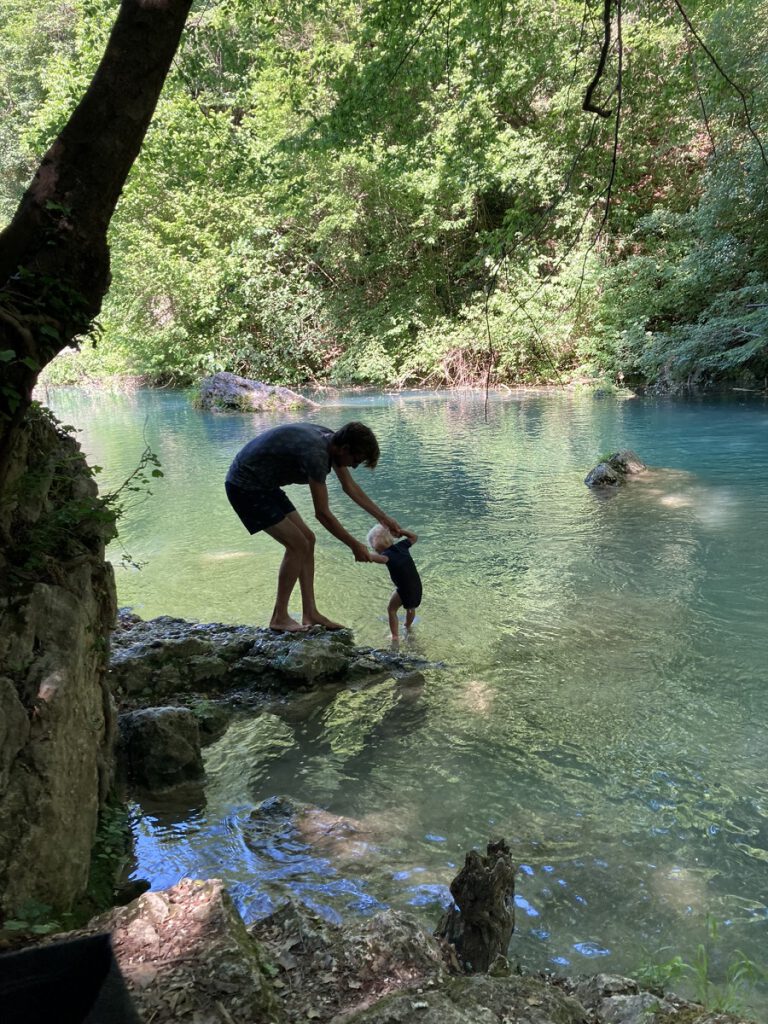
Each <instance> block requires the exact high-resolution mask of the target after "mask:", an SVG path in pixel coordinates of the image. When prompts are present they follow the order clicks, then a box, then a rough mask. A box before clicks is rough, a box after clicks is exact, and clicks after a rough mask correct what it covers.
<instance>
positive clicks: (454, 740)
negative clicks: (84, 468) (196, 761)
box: [52, 392, 768, 970]
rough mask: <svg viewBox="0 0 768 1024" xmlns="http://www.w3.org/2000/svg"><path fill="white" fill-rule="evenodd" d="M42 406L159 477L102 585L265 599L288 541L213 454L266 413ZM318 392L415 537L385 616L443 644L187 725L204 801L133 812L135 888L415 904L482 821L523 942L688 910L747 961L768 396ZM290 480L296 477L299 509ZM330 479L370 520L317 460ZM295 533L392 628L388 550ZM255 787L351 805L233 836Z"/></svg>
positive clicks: (365, 629) (124, 599)
mask: <svg viewBox="0 0 768 1024" xmlns="http://www.w3.org/2000/svg"><path fill="white" fill-rule="evenodd" d="M52 404H53V407H54V410H55V411H56V412H57V414H58V415H59V416H60V417H62V418H63V419H64V420H65V421H68V422H73V423H75V424H76V425H77V426H79V427H81V428H82V429H83V434H82V441H83V444H84V447H85V449H86V450H87V451H88V452H89V454H90V456H91V458H92V461H93V462H96V463H98V464H99V465H101V466H103V467H104V473H103V474H102V478H103V479H105V480H106V484H102V486H103V487H104V486H106V488H109V487H111V486H115V485H116V484H117V483H119V482H120V481H121V480H122V479H124V477H125V476H127V475H128V473H129V472H130V470H131V468H132V466H133V465H134V464H135V462H136V460H137V458H138V456H139V454H140V453H141V450H142V449H143V447H144V443H145V439H146V441H147V442H149V443H150V444H151V446H152V447H153V449H154V450H155V451H156V452H157V453H158V455H159V457H160V460H161V463H162V467H163V471H164V473H165V478H164V479H163V480H162V481H160V482H159V483H158V484H157V485H156V486H155V487H154V492H155V493H154V494H153V495H152V496H151V497H149V498H148V499H147V500H146V501H144V502H143V503H139V504H137V505H136V506H135V507H134V508H133V509H132V510H131V511H130V513H129V515H128V517H127V519H126V521H125V522H124V524H123V527H122V536H121V543H122V544H123V546H124V547H125V548H126V549H127V550H128V551H129V552H130V554H131V555H132V556H133V558H135V559H137V560H138V561H141V562H147V565H146V567H145V568H144V569H143V570H142V571H141V572H136V571H135V570H130V569H129V570H120V571H118V585H119V590H120V600H121V603H124V604H130V605H132V606H133V607H134V608H135V609H136V611H138V612H139V613H140V614H141V615H143V616H145V617H151V616H153V615H158V614H172V615H180V616H185V617H188V618H196V619H200V620H203V621H213V620H222V621H230V622H264V621H266V620H267V618H268V614H269V611H270V609H271V605H272V599H273V586H274V580H275V575H276V571H277V566H278V563H279V559H280V552H279V550H278V549H277V545H275V544H274V543H273V542H271V541H270V540H269V539H268V538H264V537H256V538H253V539H250V538H248V537H247V535H245V534H244V532H243V530H242V528H241V527H240V525H239V523H238V521H237V520H236V518H235V517H234V515H233V514H232V513H231V510H230V509H229V507H228V505H227V503H226V499H225V497H224V493H223V486H222V481H223V478H224V474H225V472H226V468H227V466H228V464H229V461H230V459H231V457H232V455H233V454H234V452H235V451H236V450H237V449H238V448H239V447H240V446H241V445H242V444H243V443H244V442H245V441H246V440H247V439H248V438H249V437H250V436H252V434H253V433H255V432H256V431H257V430H259V429H261V428H263V427H265V426H267V425H272V424H273V423H274V422H276V420H275V419H273V418H269V417H257V416H242V417H239V416H233V417H228V416H218V415H213V414H204V413H200V412H197V411H194V410H193V409H191V407H190V406H189V405H188V403H187V402H186V400H185V399H184V398H183V397H182V396H179V395H174V394H168V393H161V394H158V393H154V394H152V393H149V394H148V393H137V394H134V395H127V396H117V397H114V398H109V399H104V398H101V399H99V400H94V399H89V398H87V397H84V396H78V395H73V394H71V393H69V394H68V393H64V392H62V393H60V394H57V395H56V396H54V401H53V402H52ZM312 418H313V419H315V420H317V421H318V422H322V423H325V424H327V425H329V426H331V427H335V426H337V425H339V424H341V423H343V422H346V421H347V420H349V419H358V418H359V419H362V420H364V421H365V422H367V423H369V424H370V425H371V427H373V429H374V430H375V431H376V433H377V435H378V436H379V439H380V441H381V444H382V450H383V456H382V460H381V464H380V466H379V468H378V469H377V470H376V472H375V473H373V474H368V473H366V472H364V471H362V470H361V471H358V473H357V476H358V478H359V479H360V480H361V481H362V483H363V485H364V486H365V487H366V489H367V490H368V491H369V493H370V494H371V495H372V497H373V498H374V500H375V501H377V502H378V503H379V504H380V505H381V506H382V507H384V508H385V509H387V510H388V511H390V512H391V513H392V514H394V515H396V516H397V517H398V518H399V519H400V520H401V522H403V523H404V525H407V526H409V527H411V528H413V529H414V530H416V531H417V532H418V534H419V543H418V545H417V546H416V548H415V549H414V557H415V558H416V561H417V563H418V565H419V569H420V572H421V575H422V578H423V580H424V588H425V599H424V604H423V606H422V608H421V609H420V617H419V620H418V623H417V626H416V628H415V630H414V634H413V637H412V639H410V640H408V641H406V643H409V644H412V645H413V649H415V650H416V651H417V652H418V653H419V654H421V655H424V656H425V657H427V658H429V659H431V660H440V661H443V662H446V663H447V664H448V665H449V668H448V669H447V670H446V671H444V672H440V673H425V674H424V675H423V676H418V677H416V678H414V679H412V680H410V681H405V682H403V683H396V682H395V681H393V680H385V681H383V682H378V683H376V684H375V685H372V686H370V687H367V688H360V689H356V690H345V689H342V690H339V689H338V688H332V687H331V688H325V689H322V690H319V691H317V692H315V693H312V694H306V695H303V696H302V698H301V699H300V700H299V701H298V702H297V703H296V704H294V705H291V706H289V707H284V708H282V707H281V708H277V709H274V711H273V712H272V713H270V714H264V715H262V716H260V717H258V718H256V719H252V720H243V721H238V722H237V723H235V724H234V725H233V726H232V727H231V729H230V730H229V732H228V733H227V734H226V735H225V736H224V737H223V738H222V739H221V740H219V741H218V742H217V743H216V744H215V745H214V746H213V747H211V748H210V749H209V750H208V751H207V752H206V758H207V769H208V774H209V780H210V781H209V785H208V787H207V790H206V793H205V796H204V802H203V803H201V802H200V800H199V799H197V800H196V799H195V798H190V802H189V805H188V806H187V807H183V806H182V807H177V808H176V810H175V811H171V810H169V809H167V808H166V809H163V808H162V807H144V808H143V809H142V810H141V813H140V817H139V822H138V825H137V847H138V850H137V856H138V866H137V871H138V873H139V874H144V875H147V876H149V877H151V878H152V881H153V884H154V886H155V887H161V886H164V885H168V884H171V883H173V882H175V881H176V880H177V879H178V878H179V877H181V876H183V875H188V874H191V875H198V876H206V875H208V876H210V875H218V876H220V877H224V878H225V879H226V880H227V881H228V883H229V884H230V886H231V887H232V889H233V891H234V893H235V896H236V898H237V900H238V902H239V905H240V906H241V908H242V910H243V912H244V913H245V914H246V915H249V916H254V915H258V914H262V913H265V912H267V911H268V910H269V908H270V907H271V906H272V905H273V901H274V900H275V899H276V898H279V894H280V892H281V891H285V888H286V887H288V888H290V889H292V890H293V891H294V892H296V893H299V894H300V895H301V896H302V898H304V899H307V900H308V901H310V902H312V903H313V905H317V906H321V907H324V908H326V910H327V912H328V913H333V914H339V913H345V912H346V913H349V912H351V911H355V912H367V911H369V910H370V909H371V908H375V907H377V906H379V905H381V904H384V903H386V904H390V905H395V906H399V907H410V908H415V909H416V910H418V911H419V912H420V913H422V914H423V915H424V917H425V919H428V920H431V921H433V922H434V921H435V920H436V918H437V914H438V912H439V908H440V906H441V905H442V904H443V903H444V902H445V899H446V895H447V889H446V886H447V883H448V881H449V880H450V878H451V877H452V875H453V874H454V873H455V869H456V867H457V865H458V864H459V863H460V862H461V861H462V859H463V854H464V851H465V850H466V849H468V848H469V847H470V846H472V845H481V844H484V843H485V842H486V841H487V839H488V837H489V836H490V835H492V834H503V835H505V836H506V837H507V838H508V840H509V841H510V843H511V845H512V848H513V850H514V851H515V855H516V857H517V859H518V860H519V862H520V864H521V871H520V874H519V877H518V898H517V903H518V929H517V934H516V938H515V940H514V948H515V951H516V953H517V955H518V956H519V957H520V958H521V959H522V960H523V961H524V962H526V963H527V964H529V965H535V966H544V965H547V964H550V965H551V964H555V965H560V966H563V967H569V968H571V969H573V970H581V969H588V968H589V964H588V961H590V960H598V961H599V966H600V968H601V969H610V970H631V969H632V968H633V967H635V966H636V965H637V963H638V961H639V960H640V959H641V957H642V955H643V953H642V951H643V950H644V949H645V950H653V949H656V948H658V947H660V946H670V947H672V949H673V950H674V951H676V952H677V951H679V952H681V953H683V954H684V955H685V954H688V955H690V954H691V952H692V950H693V948H694V946H695V944H696V943H697V942H698V941H700V940H701V939H702V938H703V936H704V925H705V921H706V917H707V915H713V916H714V917H715V918H716V919H717V920H718V921H720V922H722V923H721V926H720V935H721V940H720V942H721V946H722V956H723V960H724V962H727V959H728V956H729V955H731V954H733V951H734V950H736V949H741V950H743V951H744V952H745V953H747V954H748V955H750V956H751V957H752V958H753V959H755V960H757V961H760V962H765V954H764V950H765V948H766V944H765V939H766V929H768V909H767V907H766V901H767V899H768V782H766V775H765V765H766V761H767V759H768V728H766V726H768V688H766V685H765V683H766V665H768V657H767V655H768V650H767V648H768V644H767V643H766V629H765V626H766V610H767V609H768V593H766V579H768V546H766V545H765V543H764V542H763V540H762V538H764V537H765V536H766V533H767V531H768V453H767V452H766V438H768V433H767V428H768V408H767V407H766V406H765V405H764V404H763V403H761V402H759V401H751V402H744V401H740V402H727V401H720V402H718V401H716V400H707V401H700V402H674V401H661V400H652V399H648V400H636V401H634V402H615V401H613V400H601V401H596V400H592V399H587V398H582V399H578V398H574V397H570V396H564V395H555V396H536V395H522V396H518V395H511V396H504V397H502V398H497V399H496V400H494V401H493V402H492V403H491V408H490V416H489V421H488V422H487V423H486V422H484V418H483V401H482V397H477V396H473V395H464V396H461V395H448V396H434V395H423V394H408V395H392V396H382V395H362V396H348V397H346V398H343V399H340V400H335V401H334V404H333V405H329V406H327V407H325V408H323V409H320V410H318V411H317V412H315V413H313V414H312ZM617 447H631V448H633V449H634V450H635V451H637V452H638V453H639V454H640V456H641V457H642V458H643V459H644V460H645V461H647V462H648V463H649V465H651V466H653V467H663V468H656V469H654V470H653V471H652V472H651V473H649V474H648V475H647V476H645V477H641V478H639V479H638V480H636V481H634V482H632V483H631V484H630V485H628V486H627V487H625V488H622V489H620V490H619V491H618V492H615V493H613V494H611V495H610V496H606V495H597V494H594V493H591V492H590V491H588V490H587V488H586V487H585V486H584V484H583V477H584V475H585V473H586V471H587V470H588V469H589V468H590V467H591V466H592V465H593V464H594V463H595V462H596V461H597V460H598V458H599V456H600V454H601V453H603V452H605V451H608V450H611V449H615V448H617ZM304 491H306V489H300V488H294V489H293V491H292V497H293V498H294V500H295V502H296V504H297V506H298V507H299V509H300V510H301V511H302V512H303V513H305V514H306V515H307V517H308V518H311V513H310V510H309V506H308V495H307V494H306V493H304ZM331 504H332V507H333V508H334V510H335V511H337V512H338V514H339V516H340V518H341V519H342V521H343V522H344V523H345V525H347V526H348V527H349V528H350V529H352V530H353V531H354V532H356V533H357V535H358V536H361V537H362V536H364V535H365V533H366V532H367V529H368V526H369V523H370V521H369V520H368V518H367V517H366V516H365V514H364V513H363V512H362V511H361V510H360V509H358V508H357V507H356V506H354V505H352V504H351V503H350V502H349V501H347V500H346V499H345V497H344V495H343V494H341V492H340V490H339V488H338V487H337V486H334V485H333V484H332V485H331ZM319 533H320V536H319V538H318V592H319V598H320V602H321V607H322V608H323V610H324V611H325V612H326V614H328V615H331V616H334V617H338V618H340V619H341V620H343V621H345V622H347V623H349V624H350V625H351V626H352V627H353V628H354V629H355V632H356V635H357V638H358V640H359V642H361V643H365V644H373V645H379V646H380V645H383V644H385V643H386V638H387V625H386V603H387V600H388V596H389V592H390V583H389V579H388V576H387V574H386V572H385V571H382V570H381V567H379V566H375V565H357V564H355V562H354V561H353V559H352V558H351V556H350V554H349V552H348V550H347V549H346V548H344V547H343V546H342V545H340V544H339V543H338V542H336V541H334V540H333V539H332V538H330V537H329V536H327V535H325V534H324V533H323V532H322V531H319ZM115 557H116V558H117V557H118V556H117V555H116V556H115ZM277 794H281V795H287V796H289V797H293V798H295V799H298V800H301V801H306V802H308V803H310V804H313V805H316V806H317V807H319V808H322V809H323V811H324V812H328V813H330V814H331V815H334V816H337V817H338V818H340V819H341V820H342V821H343V822H344V823H345V824H344V828H345V829H347V830H348V831H347V832H345V833H344V835H343V836H339V835H336V834H334V837H333V841H332V842H331V841H330V840H329V839H328V836H327V835H326V837H325V839H323V840H322V842H321V841H320V839H319V838H318V835H317V832H316V831H315V832H314V833H312V832H311V831H310V832H309V833H308V832H306V831H305V832H302V831H301V830H299V831H296V832H295V833H294V832H291V830H290V828H289V827H288V825H286V826H285V828H284V829H283V832H282V833H278V834H272V833H270V834H267V833H263V834H262V833H259V834H257V833H258V827H257V826H254V822H253V819H252V817H251V814H252V811H253V809H254V807H255V806H257V805H258V804H259V803H260V801H262V800H265V799H268V798H270V797H272V796H274V795H277ZM329 827H330V826H329ZM254 828H256V832H254ZM721 966H722V965H721Z"/></svg>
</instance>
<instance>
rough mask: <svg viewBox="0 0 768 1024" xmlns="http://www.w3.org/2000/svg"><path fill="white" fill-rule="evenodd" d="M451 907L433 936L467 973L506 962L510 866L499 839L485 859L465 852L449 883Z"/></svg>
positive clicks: (512, 891)
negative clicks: (446, 946)
mask: <svg viewBox="0 0 768 1024" xmlns="http://www.w3.org/2000/svg"><path fill="white" fill-rule="evenodd" d="M451 896H453V898H454V900H455V901H456V906H453V907H450V908H449V909H448V910H447V911H446V912H445V914H444V915H443V917H442V918H441V920H440V923H439V924H438V926H437V928H436V929H435V935H437V936H438V938H441V939H445V940H446V941H447V942H450V943H451V945H452V946H454V947H455V948H456V953H457V955H458V958H459V961H460V962H461V964H462V965H463V966H464V968H465V969H466V970H468V971H473V972H478V973H479V972H482V971H487V970H488V969H489V967H491V965H492V964H493V962H494V960H495V959H496V958H497V957H498V956H506V955H507V949H508V947H509V942H510V939H511V938H512V932H513V931H514V927H515V906H514V897H515V866H514V864H513V863H512V858H511V856H510V853H509V847H508V846H507V843H506V841H505V840H504V839H498V840H496V841H495V842H491V843H489V844H488V850H487V855H486V856H485V857H483V856H482V854H480V853H478V852H477V850H470V851H469V853H468V854H467V856H466V859H465V861H464V867H463V868H462V869H461V871H460V872H459V873H458V875H456V877H455V878H454V880H453V881H452V882H451Z"/></svg>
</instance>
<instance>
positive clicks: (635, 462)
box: [584, 448, 648, 487]
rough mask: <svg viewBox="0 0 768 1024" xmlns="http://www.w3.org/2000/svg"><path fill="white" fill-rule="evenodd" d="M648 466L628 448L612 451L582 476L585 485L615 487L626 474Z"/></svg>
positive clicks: (634, 474)
mask: <svg viewBox="0 0 768 1024" xmlns="http://www.w3.org/2000/svg"><path fill="white" fill-rule="evenodd" d="M647 468H648V467H647V466H646V465H645V463H644V462H642V461H641V459H640V458H639V457H638V456H637V455H636V454H635V453H634V452H633V451H630V449H629V448H624V449H622V450H621V451H618V452H614V453H613V454H612V455H609V456H608V457H607V458H605V459H603V460H602V461H601V462H599V463H598V464H597V465H596V466H595V467H594V469H591V470H590V471H589V473H587V475H586V476H585V477H584V483H585V484H586V485H587V487H605V486H609V487H616V486H618V485H619V484H620V483H623V482H624V480H625V478H626V477H628V476H636V475H637V474H638V473H644V472H645V471H646V469H647Z"/></svg>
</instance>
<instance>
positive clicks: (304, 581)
mask: <svg viewBox="0 0 768 1024" xmlns="http://www.w3.org/2000/svg"><path fill="white" fill-rule="evenodd" d="M286 519H288V520H289V521H290V522H291V523H293V524H295V526H297V527H298V529H299V530H301V532H302V534H303V535H304V538H305V540H306V542H307V545H308V553H307V556H306V557H305V558H304V560H303V562H302V564H301V570H300V572H299V586H300V587H301V605H302V615H301V621H302V622H303V624H304V625H305V626H325V628H326V629H343V628H344V627H343V626H342V625H341V623H340V622H334V621H333V620H332V619H329V618H326V616H325V615H322V614H321V613H320V612H319V611H318V610H317V605H316V604H315V535H314V533H313V532H312V531H311V530H310V528H309V527H308V526H307V524H306V523H305V522H304V520H303V519H302V518H301V516H300V515H299V513H298V512H289V513H288V515H287V516H286Z"/></svg>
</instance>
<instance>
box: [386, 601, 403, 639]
mask: <svg viewBox="0 0 768 1024" xmlns="http://www.w3.org/2000/svg"><path fill="white" fill-rule="evenodd" d="M402 603H403V602H402V601H401V600H400V595H399V594H398V592H397V591H395V592H394V594H393V595H392V597H390V599H389V604H388V605H387V615H388V616H389V632H390V634H391V636H392V639H393V640H397V638H398V634H399V630H400V626H399V624H398V621H397V609H398V608H400V607H401V606H402Z"/></svg>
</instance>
